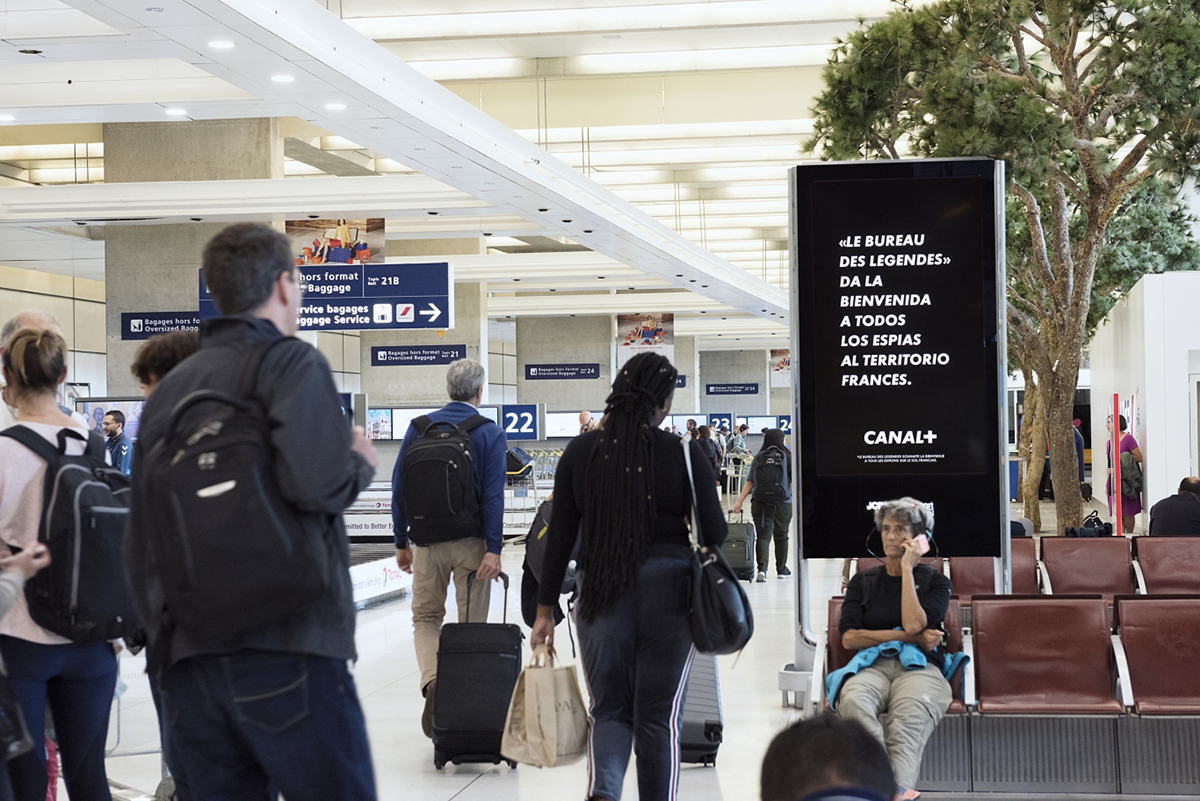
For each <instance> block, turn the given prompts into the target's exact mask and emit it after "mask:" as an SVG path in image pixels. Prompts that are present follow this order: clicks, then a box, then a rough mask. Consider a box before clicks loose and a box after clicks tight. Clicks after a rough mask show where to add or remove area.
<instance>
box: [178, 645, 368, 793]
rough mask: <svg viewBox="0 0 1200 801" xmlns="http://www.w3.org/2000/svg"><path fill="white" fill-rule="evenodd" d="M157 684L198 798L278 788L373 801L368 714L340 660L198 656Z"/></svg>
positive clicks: (256, 655) (296, 656)
mask: <svg viewBox="0 0 1200 801" xmlns="http://www.w3.org/2000/svg"><path fill="white" fill-rule="evenodd" d="M161 692H162V707H163V709H162V711H163V719H164V721H165V725H166V726H167V727H168V728H169V729H170V735H169V738H170V742H171V746H172V750H173V754H172V756H173V758H174V761H177V762H178V763H179V764H180V766H181V768H182V772H183V773H184V775H186V776H187V778H188V784H189V785H190V787H191V793H192V797H193V798H195V799H197V801H254V800H255V799H263V801H266V799H268V798H270V793H274V792H279V793H282V794H283V796H284V797H285V798H286V799H287V800H288V801H374V799H375V775H374V771H373V769H372V766H371V751H370V748H369V746H368V744H367V731H366V723H365V721H364V720H363V714H362V707H360V706H359V703H358V694H357V692H356V691H355V688H354V679H353V678H351V676H350V672H349V670H347V668H346V663H345V662H344V661H343V660H339V659H331V658H328V657H318V656H311V655H307V654H294V653H273V652H266V651H239V652H237V653H234V654H229V655H225V656H217V655H212V656H198V657H192V658H190V659H185V660H183V661H182V662H179V663H178V664H176V665H173V666H172V667H171V668H170V669H168V670H167V672H166V674H165V676H164V677H163V681H162V686H161ZM268 787H270V788H271V790H270V792H269V791H268ZM272 801H273V799H272Z"/></svg>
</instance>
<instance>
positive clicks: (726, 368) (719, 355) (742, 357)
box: [700, 350, 771, 416]
mask: <svg viewBox="0 0 1200 801" xmlns="http://www.w3.org/2000/svg"><path fill="white" fill-rule="evenodd" d="M770 372H771V361H770V353H769V351H765V350H706V351H701V352H700V411H701V412H702V413H704V414H710V413H712V412H730V413H732V414H734V415H741V416H749V415H765V414H770V413H771V412H770V411H769V409H770V389H771V383H770V382H771V376H770ZM709 384H758V394H757V395H709V394H708V393H707V391H706V388H707V386H708V385H709Z"/></svg>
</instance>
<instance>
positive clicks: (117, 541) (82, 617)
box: [0, 425, 139, 642]
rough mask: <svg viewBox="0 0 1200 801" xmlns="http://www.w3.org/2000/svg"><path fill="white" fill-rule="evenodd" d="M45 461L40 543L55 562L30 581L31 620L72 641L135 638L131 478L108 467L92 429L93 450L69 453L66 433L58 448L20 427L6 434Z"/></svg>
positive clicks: (90, 446) (27, 589) (75, 436)
mask: <svg viewBox="0 0 1200 801" xmlns="http://www.w3.org/2000/svg"><path fill="white" fill-rule="evenodd" d="M0 436H4V437H9V438H10V439H15V440H16V441H17V442H19V443H21V444H22V445H24V446H25V447H27V448H29V450H31V451H33V452H34V453H36V454H37V455H38V456H40V457H41V458H43V459H45V460H46V483H45V485H44V488H43V490H42V492H43V496H42V514H41V521H40V522H39V524H38V542H39V543H41V544H43V545H45V546H46V547H47V548H48V549H49V550H50V564H49V565H48V566H47V567H45V568H43V569H42V570H41V571H40V572H38V574H37V575H36V576H34V577H33V578H31V579H29V581H27V582H25V598H26V599H27V600H28V601H29V616H30V617H32V618H33V620H34V622H35V623H37V624H38V625H39V626H41V627H42V628H45V629H48V630H49V631H52V632H54V633H55V634H59V635H61V636H63V637H66V638H67V639H69V640H71V641H73V642H103V641H104V640H115V639H117V638H119V637H130V638H132V637H133V635H134V634H135V632H137V631H138V629H139V625H138V622H137V616H136V614H135V613H134V610H133V604H132V603H130V601H129V592H128V590H127V588H126V586H125V567H124V563H123V561H122V547H123V544H124V540H125V523H126V521H127V520H128V518H129V497H130V493H129V477H128V476H126V475H125V474H124V473H122V472H121V471H120V470H118V469H116V468H115V467H111V466H109V465H108V464H106V463H105V461H104V455H105V453H106V448H105V444H104V438H103V437H102V436H100V434H99V433H97V432H95V431H92V432H90V433H89V435H88V438H87V450H86V451H85V452H84V453H82V454H81V455H79V456H68V455H67V452H66V451H67V439H68V438H73V439H80V440H82V439H83V435H81V434H79V433H76V432H74V431H71V430H69V429H63V430H62V431H59V432H58V447H57V448H56V447H54V446H53V445H51V444H50V443H49V442H47V441H46V439H45V438H44V437H42V436H40V435H38V434H37V433H35V432H34V431H32V430H30V429H29V428H26V427H25V426H22V425H16V426H12V427H10V428H8V429H6V430H4V431H0Z"/></svg>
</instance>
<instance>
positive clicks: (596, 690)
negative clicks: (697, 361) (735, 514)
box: [531, 353, 725, 801]
mask: <svg viewBox="0 0 1200 801" xmlns="http://www.w3.org/2000/svg"><path fill="white" fill-rule="evenodd" d="M675 375H676V371H675V368H674V367H672V366H671V363H670V362H669V361H668V360H667V359H665V358H663V357H662V356H660V355H658V354H656V353H642V354H639V355H637V356H635V357H633V358H632V359H630V360H629V362H627V363H626V364H625V366H624V367H623V368H621V371H620V372H619V373H618V374H617V377H616V380H614V381H613V386H612V394H610V395H609V396H608V399H607V401H606V404H607V405H606V407H605V415H604V420H603V422H602V423H601V426H600V428H599V429H598V430H596V431H590V432H588V433H586V434H581V435H580V436H579V437H577V438H576V439H574V440H572V441H571V444H570V445H568V446H567V449H566V451H565V452H564V453H563V455H562V459H561V460H560V461H559V463H558V469H557V471H556V473H555V477H554V513H553V516H552V517H551V520H550V529H549V532H548V533H547V537H548V539H549V542H548V543H547V545H546V555H545V561H544V562H543V568H542V570H543V574H542V575H543V581H542V585H541V590H540V597H539V598H538V615H537V621H536V623H535V624H534V627H533V636H532V638H531V643H532V644H533V645H534V646H535V647H536V646H538V645H540V644H541V643H543V642H545V643H547V644H549V645H551V646H553V644H554V618H553V611H554V607H555V605H556V604H557V602H558V598H557V593H558V589H559V587H560V586H561V584H562V577H563V574H564V573H565V572H566V568H567V562H568V561H569V559H570V555H571V550H572V548H573V547H574V544H575V532H577V531H578V532H579V538H580V548H579V556H578V568H579V574H578V575H579V577H580V579H581V581H580V592H579V604H578V605H577V607H576V620H577V623H578V626H579V643H580V650H581V652H582V661H583V674H584V678H585V680H586V681H587V683H588V690H589V693H590V694H591V697H592V703H591V709H590V720H591V733H590V735H589V737H588V788H587V797H588V798H589V799H592V801H619V799H620V797H621V786H622V784H623V783H624V780H625V770H626V767H627V766H628V764H629V752H630V748H631V747H632V748H633V749H634V752H635V753H636V755H637V775H638V797H639V798H641V799H642V801H675V797H676V792H677V788H678V784H679V730H680V725H681V722H682V716H683V696H684V686H685V685H686V683H687V671H688V667H689V665H690V664H691V656H692V652H693V650H694V647H693V645H692V636H691V631H690V629H689V627H688V578H689V576H690V569H691V562H690V556H691V546H690V545H689V540H688V523H687V521H688V518H689V516H690V515H691V508H692V489H691V486H689V478H690V479H691V481H692V482H694V484H695V487H696V495H697V499H698V511H699V517H700V530H701V532H702V538H703V544H705V545H708V546H720V544H721V542H722V541H723V540H724V539H725V518H724V516H723V515H722V514H721V505H720V501H719V500H718V498H717V491H716V483H715V477H714V476H713V472H712V468H711V467H710V466H709V463H708V460H707V459H706V458H705V456H704V454H703V453H702V452H701V450H700V447H699V446H698V445H697V444H696V443H695V442H692V441H688V442H687V447H688V448H689V449H690V452H691V462H692V475H691V476H690V477H689V476H688V473H687V467H686V463H685V461H684V452H683V447H684V446H683V444H681V442H680V440H679V438H678V437H676V436H674V435H672V434H671V433H670V432H667V431H661V430H659V425H660V424H661V423H662V421H663V419H664V418H666V416H667V413H668V412H670V410H671V400H672V398H673V396H674V392H675Z"/></svg>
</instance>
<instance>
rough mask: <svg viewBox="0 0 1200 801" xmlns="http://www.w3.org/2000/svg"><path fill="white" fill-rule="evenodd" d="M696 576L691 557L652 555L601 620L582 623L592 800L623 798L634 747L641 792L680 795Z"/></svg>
mask: <svg viewBox="0 0 1200 801" xmlns="http://www.w3.org/2000/svg"><path fill="white" fill-rule="evenodd" d="M690 575H691V558H690V557H689V556H682V557H651V558H649V559H647V560H646V561H645V562H644V563H642V566H641V569H640V570H639V571H638V577H637V579H636V581H635V583H634V584H633V585H632V586H631V587H629V588H628V589H627V590H626V591H625V592H624V593H622V595H621V597H620V599H619V600H618V601H617V602H616V603H615V604H613V605H612V606H611V607H610V608H609V609H607V610H605V611H604V613H603V614H600V615H597V616H596V619H595V620H592V621H585V620H584V619H583V618H579V619H578V621H577V622H578V624H579V647H580V652H581V654H580V655H581V657H582V661H583V675H584V679H585V680H586V681H587V684H588V691H589V693H590V694H591V696H592V705H591V709H590V710H589V714H590V716H591V721H592V729H591V733H590V734H589V736H588V789H587V795H588V797H589V798H591V797H594V796H599V797H601V798H608V799H611V801H619V799H620V798H621V786H622V785H623V784H624V781H625V769H626V768H627V767H628V765H629V750H630V748H631V747H632V748H633V749H634V750H635V752H636V754H637V776H638V798H640V799H642V801H675V797H676V793H677V792H678V787H679V733H680V726H681V725H682V722H683V701H684V691H685V688H686V686H687V673H688V668H689V667H690V665H691V656H692V652H693V645H692V633H691V629H690V628H689V625H688V577H689V576H690Z"/></svg>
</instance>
